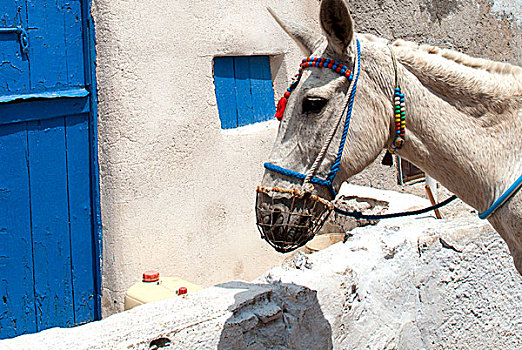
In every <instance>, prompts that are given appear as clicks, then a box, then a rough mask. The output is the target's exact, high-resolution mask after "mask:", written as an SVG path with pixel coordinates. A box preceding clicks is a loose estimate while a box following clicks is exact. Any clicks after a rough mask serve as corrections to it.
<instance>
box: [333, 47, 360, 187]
mask: <svg viewBox="0 0 522 350" xmlns="http://www.w3.org/2000/svg"><path fill="white" fill-rule="evenodd" d="M357 59H358V60H359V65H358V67H357V73H356V76H355V80H354V81H353V89H352V94H351V95H350V99H349V101H348V112H347V113H346V120H345V121H344V129H343V135H342V136H341V143H340V144H339V151H338V152H337V158H336V159H335V162H334V164H333V165H332V168H331V170H330V173H329V174H328V180H330V181H331V182H333V180H334V179H335V176H336V175H337V172H338V171H339V167H340V165H341V159H342V157H343V150H344V144H345V143H346V138H347V136H348V130H349V129H350V121H351V120H352V110H353V103H354V101H355V94H356V92H357V82H358V81H359V74H360V73H361V44H360V43H359V40H357Z"/></svg>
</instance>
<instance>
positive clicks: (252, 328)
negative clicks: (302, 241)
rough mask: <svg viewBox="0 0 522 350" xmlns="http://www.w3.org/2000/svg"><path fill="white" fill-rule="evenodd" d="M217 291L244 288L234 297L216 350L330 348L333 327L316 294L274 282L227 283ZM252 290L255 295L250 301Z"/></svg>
mask: <svg viewBox="0 0 522 350" xmlns="http://www.w3.org/2000/svg"><path fill="white" fill-rule="evenodd" d="M218 287H220V288H231V289H244V290H245V291H244V292H240V293H238V294H236V295H235V302H234V305H232V306H230V307H229V311H231V312H232V313H233V316H232V317H230V318H229V319H228V320H227V321H226V322H225V325H224V327H223V330H222V332H221V336H220V339H219V344H218V347H217V348H218V349H221V350H239V349H310V350H313V349H318V350H319V349H321V350H325V349H332V348H333V346H332V328H331V326H330V323H329V322H328V321H327V320H326V319H325V317H324V315H323V312H322V310H321V307H320V305H319V301H318V300H317V292H316V291H313V290H311V289H309V288H307V287H304V286H300V285H296V284H290V283H281V282H274V283H272V284H268V285H267V284H252V283H246V282H236V281H234V282H229V283H225V284H221V285H219V286H218ZM252 290H256V291H257V294H256V296H255V297H254V298H252Z"/></svg>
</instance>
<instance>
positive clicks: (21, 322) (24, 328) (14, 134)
mask: <svg viewBox="0 0 522 350" xmlns="http://www.w3.org/2000/svg"><path fill="white" fill-rule="evenodd" d="M27 156H28V154H27V129H26V125H25V123H19V124H12V125H0V164H1V170H0V242H1V243H0V339H2V338H6V337H13V336H15V335H18V334H21V333H25V332H35V331H36V315H35V303H34V283H33V282H34V281H33V259H32V235H31V211H30V210H31V208H30V191H29V186H28V183H29V173H28V170H27Z"/></svg>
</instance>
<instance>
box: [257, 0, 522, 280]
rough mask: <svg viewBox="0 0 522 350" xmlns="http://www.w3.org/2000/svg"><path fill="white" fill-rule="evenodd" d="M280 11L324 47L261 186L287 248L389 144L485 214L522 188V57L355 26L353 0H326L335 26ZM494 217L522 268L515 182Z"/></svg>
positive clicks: (308, 42) (265, 225)
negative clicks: (508, 58) (481, 54)
mask: <svg viewBox="0 0 522 350" xmlns="http://www.w3.org/2000/svg"><path fill="white" fill-rule="evenodd" d="M274 17H275V18H276V20H277V21H278V23H279V24H280V25H281V26H282V27H283V29H284V30H285V31H286V32H287V33H288V34H289V35H290V36H291V37H292V38H293V39H294V40H295V41H296V42H297V43H298V44H299V46H300V47H301V48H302V49H303V50H304V51H305V52H306V54H307V55H310V57H315V58H316V59H315V60H314V59H311V60H310V61H307V62H304V63H303V64H302V65H301V66H302V69H301V71H300V76H299V77H298V78H297V79H296V81H295V82H294V83H293V84H292V86H291V88H289V89H288V92H287V93H286V94H285V101H284V102H281V103H280V105H279V114H280V117H282V121H281V124H280V127H279V132H278V135H277V139H276V142H275V145H274V149H273V151H272V153H271V155H270V163H268V164H265V166H266V168H267V170H266V171H265V174H264V177H263V181H262V187H260V188H258V203H257V205H256V210H257V220H258V226H259V227H260V230H261V234H262V236H263V237H264V238H265V239H266V240H267V241H268V242H269V243H270V244H271V245H272V246H274V247H275V248H276V249H277V250H278V251H282V252H286V251H290V250H293V249H295V248H297V247H299V246H302V245H303V244H305V243H306V241H308V240H309V239H311V238H312V237H313V235H314V233H315V232H316V231H317V229H318V227H320V226H321V225H322V221H323V220H324V216H325V214H324V211H325V210H326V211H328V210H329V209H331V208H328V206H329V203H328V202H327V201H325V200H323V198H325V199H330V200H331V199H333V196H334V193H335V192H334V191H335V190H337V189H338V188H339V187H340V185H341V183H342V182H343V181H345V180H346V179H348V178H349V177H350V176H352V175H354V174H357V173H359V172H360V171H362V170H363V169H364V168H365V167H367V166H368V165H369V164H370V163H372V162H373V161H374V160H375V159H376V158H377V157H378V156H379V154H380V153H381V151H382V150H383V149H390V150H392V151H394V152H396V153H397V154H398V155H400V156H401V157H403V158H404V159H407V160H409V161H411V162H413V163H414V164H415V165H417V166H419V167H420V168H421V169H423V170H424V171H426V172H427V173H428V174H430V175H431V176H433V177H435V178H436V179H437V180H438V181H439V182H440V183H441V184H443V185H444V186H445V187H446V188H448V189H449V190H450V191H452V192H454V193H455V194H456V195H457V196H458V197H460V198H461V199H462V200H463V201H464V202H466V203H468V204H469V205H471V206H472V207H473V208H475V209H476V210H477V211H479V212H480V213H482V212H484V211H486V210H487V209H488V208H490V206H491V205H492V204H493V203H494V202H495V201H496V200H497V199H499V197H501V195H502V194H503V193H504V192H505V191H506V190H507V189H508V188H510V187H512V188H513V189H516V188H515V187H516V186H512V185H513V184H514V183H515V184H516V183H517V180H518V181H519V183H520V180H521V179H520V176H521V175H522V68H520V67H517V66H512V65H509V64H504V63H498V62H492V61H489V60H484V59H477V58H472V57H469V56H467V55H464V54H461V53H458V52H455V51H452V50H446V49H440V48H437V47H433V46H423V45H421V46H419V45H417V44H414V43H410V42H405V41H401V40H399V41H396V42H394V43H389V42H388V41H387V40H385V39H381V38H377V37H375V36H372V35H367V34H366V35H365V34H357V33H354V26H353V20H352V17H351V15H350V12H349V10H348V6H347V5H346V3H345V1H343V0H323V1H322V3H321V8H320V23H321V27H322V29H323V34H324V35H320V34H317V33H315V32H313V31H311V30H310V29H308V28H306V27H303V26H300V25H297V24H295V23H292V22H289V21H286V20H282V19H279V18H277V17H276V16H275V15H274ZM358 45H360V46H359V48H360V56H359V55H358V53H357V47H358ZM339 67H341V68H340V69H339ZM296 68H297V67H296ZM345 71H346V73H345ZM359 72H360V74H358V73H359ZM354 83H356V84H354ZM354 85H356V86H355V87H354ZM397 87H400V89H401V90H397V91H398V92H397V93H396V91H395V89H396V88H397ZM355 89H356V95H355V99H353V98H351V97H352V96H351V95H352V94H353V93H354V91H353V90H355ZM286 100H287V103H286ZM404 100H405V101H406V104H407V105H406V106H404V102H401V101H404ZM285 103H286V108H285ZM351 103H353V112H352V113H351V123H350V124H349V129H348V131H347V137H346V141H345V143H343V140H342V139H343V135H342V134H343V132H346V129H344V128H343V125H346V124H348V123H346V115H347V114H348V115H349V114H350V104H351ZM283 110H284V111H283ZM404 112H405V113H404ZM396 113H397V114H396ZM401 117H402V118H401ZM396 118H397V120H396ZM404 119H405V120H404ZM397 122H398V123H397ZM340 151H344V152H342V154H340V153H341V152H340ZM337 159H339V160H340V167H339V169H338V170H339V171H338V174H337V173H336V171H335V169H333V168H335V162H336V160H337ZM332 172H333V177H332V176H331V175H332ZM336 174H337V175H338V176H335V175H336ZM305 176H308V177H307V179H306V181H303V178H304V177H305ZM310 180H316V181H310ZM303 182H305V185H304V186H303ZM519 183H518V184H519ZM519 187H520V184H519V185H518V188H519ZM310 203H312V204H310ZM488 220H489V222H490V223H491V224H492V225H493V227H494V228H495V229H496V231H497V232H498V233H499V234H500V235H501V236H502V238H503V239H504V240H505V241H506V243H507V245H508V247H509V249H510V251H511V254H512V256H513V259H514V263H515V266H516V268H517V269H518V271H519V272H520V273H522V193H520V191H519V193H516V191H515V192H514V193H513V195H512V196H511V197H509V198H508V200H507V201H505V203H504V204H503V205H502V206H500V207H499V208H498V209H497V210H496V211H495V212H494V213H493V214H492V215H490V216H489V217H488ZM314 225H315V226H314Z"/></svg>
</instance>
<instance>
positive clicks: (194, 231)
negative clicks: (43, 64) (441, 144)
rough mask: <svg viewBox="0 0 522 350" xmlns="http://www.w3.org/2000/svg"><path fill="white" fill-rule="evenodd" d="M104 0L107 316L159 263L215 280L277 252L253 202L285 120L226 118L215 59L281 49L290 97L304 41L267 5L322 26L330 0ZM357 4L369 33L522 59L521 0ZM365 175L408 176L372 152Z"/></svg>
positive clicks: (380, 179) (260, 267)
mask: <svg viewBox="0 0 522 350" xmlns="http://www.w3.org/2000/svg"><path fill="white" fill-rule="evenodd" d="M93 2H94V3H93V5H94V6H93V15H94V17H95V24H96V34H97V44H96V50H97V61H98V66H97V78H98V87H99V101H100V103H99V158H100V170H101V196H102V203H101V205H102V220H103V230H104V231H103V234H104V241H103V245H104V247H103V251H104V253H103V312H104V315H108V314H111V313H113V312H116V311H119V310H121V307H122V302H123V296H124V293H125V290H126V289H127V288H128V287H130V285H132V284H133V283H134V282H136V281H137V280H138V279H139V278H140V275H141V272H142V271H144V270H146V269H151V268H154V269H158V270H160V271H161V273H162V274H163V275H164V276H169V275H170V276H179V277H181V278H184V279H187V280H189V281H191V282H194V283H198V284H201V285H204V286H208V285H211V284H215V283H218V282H222V281H225V280H229V279H237V278H240V279H247V280H248V279H252V278H254V277H255V276H257V275H259V274H261V273H262V272H263V271H265V270H266V269H268V268H269V267H270V266H273V265H275V264H278V263H279V262H280V261H281V260H282V256H280V255H277V254H276V253H274V252H273V251H272V250H271V249H269V248H268V246H267V245H266V244H264V243H263V242H262V241H261V240H260V238H259V236H258V233H257V231H256V228H255V219H254V212H253V207H254V189H255V186H256V185H257V183H258V182H259V181H260V178H261V174H262V171H263V169H262V167H261V163H262V161H263V160H264V159H266V156H267V155H268V153H269V151H270V148H271V146H272V142H273V139H274V137H275V132H276V126H275V124H273V123H272V124H268V125H265V126H264V127H262V128H257V129H256V130H254V131H252V130H250V131H248V132H242V133H235V134H231V133H225V132H223V131H221V129H220V121H219V117H218V111H217V106H216V100H215V93H214V84H213V75H212V59H213V57H214V56H219V55H250V54H269V55H272V56H273V59H272V70H273V72H272V73H273V77H274V85H275V94H276V96H275V97H276V98H278V97H279V96H280V94H281V92H282V91H283V89H285V88H286V86H287V82H288V81H289V79H290V78H291V76H293V74H295V70H296V69H297V67H298V62H299V59H300V58H301V53H300V52H299V50H298V48H297V46H296V45H295V44H294V43H293V42H292V41H291V40H290V39H289V38H288V37H287V36H286V35H285V34H284V33H283V31H282V30H281V29H280V28H279V27H278V26H277V25H276V24H275V22H274V21H273V20H272V18H271V17H270V16H269V14H268V12H267V11H266V10H265V7H266V6H271V7H272V8H274V9H275V10H276V11H277V12H278V13H280V14H281V15H284V16H287V17H289V18H292V19H294V20H296V21H299V22H301V23H307V24H308V25H310V26H313V27H314V28H316V29H317V30H319V29H318V28H319V27H318V24H317V16H318V15H317V13H318V6H319V1H317V0H283V1H275V0H269V1H266V0H265V1H262V0H252V1H248V2H247V1H226V2H225V1H152V0H141V1H138V0H93ZM350 3H351V7H352V12H353V16H354V18H355V20H356V29H357V30H358V31H360V32H371V33H374V34H378V35H381V36H384V37H387V38H390V39H391V38H394V37H402V38H405V39H410V40H416V41H419V42H423V43H432V44H437V45H441V46H446V47H452V48H456V49H459V50H461V51H464V52H467V53H470V54H474V55H479V56H484V57H491V58H494V59H498V60H503V61H511V62H514V63H518V64H520V63H522V51H521V49H520V48H521V45H520V44H521V40H522V35H521V28H520V27H519V26H517V23H519V21H520V16H521V15H520V7H521V5H522V2H521V1H520V0H516V1H499V0H496V1H486V0H476V1H475V0H462V1H461V0H450V1H441V0H432V1H427V0H402V1H393V0H364V1H363V0H357V1H355V0H353V1H351V2H350ZM355 181H356V182H358V183H365V184H373V185H377V186H378V187H385V188H390V187H393V186H394V185H393V184H394V181H395V175H394V174H393V171H390V170H387V169H384V168H382V167H381V166H380V165H373V166H372V168H371V171H369V172H366V173H364V174H363V175H362V176H359V177H358V178H357V179H356V180H355Z"/></svg>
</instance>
